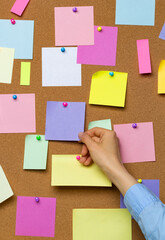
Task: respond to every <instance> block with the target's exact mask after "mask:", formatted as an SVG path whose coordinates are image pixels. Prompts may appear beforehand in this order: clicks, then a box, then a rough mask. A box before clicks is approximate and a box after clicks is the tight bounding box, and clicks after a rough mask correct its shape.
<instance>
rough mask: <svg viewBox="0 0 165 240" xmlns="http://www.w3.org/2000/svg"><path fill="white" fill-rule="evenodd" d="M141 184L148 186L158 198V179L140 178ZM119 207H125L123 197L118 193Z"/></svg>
mask: <svg viewBox="0 0 165 240" xmlns="http://www.w3.org/2000/svg"><path fill="white" fill-rule="evenodd" d="M142 184H144V185H145V186H146V187H147V188H149V189H150V190H151V191H152V192H153V193H154V194H155V195H156V196H157V197H158V198H159V180H158V179H156V180H155V179H142ZM120 208H126V206H125V204H124V198H123V196H122V194H120Z"/></svg>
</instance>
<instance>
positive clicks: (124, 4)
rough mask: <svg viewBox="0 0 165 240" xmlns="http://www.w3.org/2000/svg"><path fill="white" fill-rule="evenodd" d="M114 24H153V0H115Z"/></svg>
mask: <svg viewBox="0 0 165 240" xmlns="http://www.w3.org/2000/svg"><path fill="white" fill-rule="evenodd" d="M115 23H116V24H121V25H144V26H154V24H155V0H138V1H137V0H116V20H115Z"/></svg>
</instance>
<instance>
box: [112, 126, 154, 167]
mask: <svg viewBox="0 0 165 240" xmlns="http://www.w3.org/2000/svg"><path fill="white" fill-rule="evenodd" d="M114 131H115V132H116V134H117V137H118V139H119V145H120V152H121V158H122V161H123V162H124V163H133V162H150V161H155V146H154V133H153V123H152V122H144V123H137V127H136V128H133V127H132V123H129V124H119V125H114Z"/></svg>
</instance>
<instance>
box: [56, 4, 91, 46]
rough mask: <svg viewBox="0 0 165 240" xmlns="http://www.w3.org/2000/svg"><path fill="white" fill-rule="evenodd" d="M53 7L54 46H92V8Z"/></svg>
mask: <svg viewBox="0 0 165 240" xmlns="http://www.w3.org/2000/svg"><path fill="white" fill-rule="evenodd" d="M72 9H73V7H55V8H54V14H55V45H56V46H77V45H93V44H94V14H93V11H94V10H93V6H89V7H88V6H86V7H80V6H78V7H77V12H73V10H72ZM64 16H65V21H64Z"/></svg>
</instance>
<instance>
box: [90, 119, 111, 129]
mask: <svg viewBox="0 0 165 240" xmlns="http://www.w3.org/2000/svg"><path fill="white" fill-rule="evenodd" d="M94 127H99V128H105V129H108V130H112V126H111V119H104V120H98V121H93V122H90V123H89V125H88V130H89V129H91V128H94Z"/></svg>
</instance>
